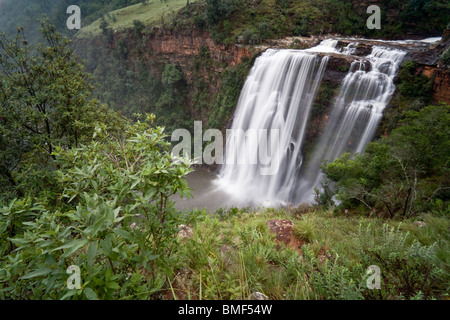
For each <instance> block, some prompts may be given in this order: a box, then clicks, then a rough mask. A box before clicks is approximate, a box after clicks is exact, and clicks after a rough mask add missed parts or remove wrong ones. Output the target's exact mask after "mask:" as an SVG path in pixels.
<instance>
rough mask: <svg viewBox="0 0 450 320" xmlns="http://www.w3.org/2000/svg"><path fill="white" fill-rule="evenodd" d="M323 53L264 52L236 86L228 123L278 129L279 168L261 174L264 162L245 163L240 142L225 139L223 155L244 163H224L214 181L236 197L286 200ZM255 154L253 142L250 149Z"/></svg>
mask: <svg viewBox="0 0 450 320" xmlns="http://www.w3.org/2000/svg"><path fill="white" fill-rule="evenodd" d="M327 62H328V57H324V58H320V57H319V56H318V55H316V54H313V53H307V52H305V51H301V50H274V49H269V50H267V51H266V52H264V53H263V54H262V55H261V56H260V57H259V58H258V59H257V60H256V62H255V65H254V66H253V68H252V70H251V72H250V74H249V76H248V78H247V80H246V82H245V85H244V88H243V89H242V92H241V95H240V98H239V101H238V105H237V109H236V113H235V117H234V122H233V126H232V129H233V130H237V129H242V130H244V131H247V130H249V129H256V130H261V129H267V130H268V132H269V134H270V130H279V142H280V143H279V145H278V150H279V154H278V155H276V156H279V158H278V159H279V170H278V173H277V174H275V175H261V174H260V169H261V168H262V167H266V166H264V165H263V164H262V163H261V162H258V163H257V164H248V163H245V159H243V157H245V155H246V150H244V149H245V145H244V143H242V144H241V145H236V144H234V143H232V141H229V140H227V149H226V157H227V159H230V158H233V159H238V161H236V162H235V163H239V160H243V161H242V162H244V164H230V163H228V164H226V165H225V166H224V167H223V170H222V172H221V174H220V176H221V179H220V181H219V183H220V186H221V187H222V188H224V189H225V190H227V191H228V192H230V193H231V194H232V195H233V196H234V198H235V200H236V201H238V202H242V201H247V202H248V203H249V204H255V203H258V204H274V203H279V202H285V201H289V200H290V194H291V191H292V190H293V189H294V187H295V185H296V183H297V177H298V172H299V169H300V168H301V166H302V162H303V157H302V153H301V147H302V142H303V137H304V134H305V130H306V125H307V123H308V119H309V114H310V111H311V105H312V103H313V101H314V98H315V94H316V91H317V88H318V86H319V84H320V82H321V79H322V76H323V72H324V70H325V67H326V64H327ZM249 152H251V153H252V154H251V155H250V156H251V157H252V156H255V157H257V156H256V154H257V153H258V154H259V145H258V147H257V148H253V149H252V150H250V151H249Z"/></svg>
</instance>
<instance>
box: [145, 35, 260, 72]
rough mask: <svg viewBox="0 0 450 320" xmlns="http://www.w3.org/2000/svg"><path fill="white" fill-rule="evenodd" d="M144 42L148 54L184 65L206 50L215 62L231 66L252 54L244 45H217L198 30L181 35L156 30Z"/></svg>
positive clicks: (208, 36)
mask: <svg viewBox="0 0 450 320" xmlns="http://www.w3.org/2000/svg"><path fill="white" fill-rule="evenodd" d="M143 42H144V43H145V47H144V48H145V49H146V50H147V51H148V52H153V53H157V54H161V55H164V56H166V57H167V58H170V59H171V60H172V63H176V62H180V63H183V62H185V61H186V59H189V57H192V56H195V55H198V54H199V53H200V52H201V50H205V49H206V50H208V51H209V52H210V57H211V58H213V59H214V60H217V61H221V62H224V63H226V64H227V65H231V66H234V65H236V64H238V63H239V62H241V59H242V57H244V56H247V57H249V56H251V54H252V51H251V50H250V49H249V47H245V46H242V45H221V44H215V43H214V41H213V40H212V38H211V36H210V34H209V33H207V32H203V31H196V30H193V31H192V32H189V33H179V32H175V31H172V30H161V29H158V28H154V29H153V32H152V34H151V35H146V36H144V39H143Z"/></svg>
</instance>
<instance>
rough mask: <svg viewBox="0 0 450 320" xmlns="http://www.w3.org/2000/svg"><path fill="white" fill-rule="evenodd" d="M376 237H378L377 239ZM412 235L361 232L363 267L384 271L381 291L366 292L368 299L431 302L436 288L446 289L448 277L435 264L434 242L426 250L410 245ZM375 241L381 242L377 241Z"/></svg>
mask: <svg viewBox="0 0 450 320" xmlns="http://www.w3.org/2000/svg"><path fill="white" fill-rule="evenodd" d="M374 234H376V235H377V236H374ZM408 238H409V234H408V233H403V232H401V231H400V226H399V227H398V228H396V229H395V228H389V226H388V225H383V227H382V228H379V227H375V226H374V225H373V224H369V225H368V227H367V229H366V230H363V228H360V231H359V239H360V248H359V251H360V256H361V262H362V263H363V265H367V266H369V265H377V266H378V267H379V268H380V271H381V284H380V290H376V291H365V296H366V298H368V299H374V298H377V299H380V298H381V299H412V298H420V299H430V298H432V297H434V292H433V291H434V289H436V288H435V287H436V286H442V288H440V289H444V290H445V288H447V287H448V286H447V284H448V280H449V279H448V277H447V279H445V272H444V270H442V269H441V268H440V267H439V266H438V265H437V262H436V253H435V251H436V247H437V246H438V243H437V242H435V243H434V244H432V245H430V246H424V245H422V244H420V243H419V242H418V241H417V240H415V241H414V242H413V243H409V241H408ZM376 239H381V240H380V241H377V240H376Z"/></svg>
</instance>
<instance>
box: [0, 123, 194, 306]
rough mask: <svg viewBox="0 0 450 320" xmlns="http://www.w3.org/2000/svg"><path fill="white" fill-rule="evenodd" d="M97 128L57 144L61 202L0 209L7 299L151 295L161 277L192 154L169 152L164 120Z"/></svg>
mask: <svg viewBox="0 0 450 320" xmlns="http://www.w3.org/2000/svg"><path fill="white" fill-rule="evenodd" d="M147 119H148V121H150V123H151V121H152V120H153V117H148V118H147ZM95 135H96V137H95V140H94V141H92V142H91V143H89V144H86V145H83V146H81V147H79V148H72V149H66V150H65V149H62V148H57V150H56V152H55V156H56V158H57V161H58V163H59V165H60V169H59V170H58V171H57V174H58V176H59V178H58V183H59V184H61V187H62V188H61V189H63V190H64V191H63V192H62V194H61V196H60V199H59V201H60V204H59V205H58V206H57V207H52V206H50V205H49V204H47V203H40V202H39V200H37V201H33V202H32V201H31V200H30V199H27V200H14V201H12V202H11V203H10V205H9V206H6V207H3V208H2V209H1V212H0V213H1V215H0V219H1V220H0V226H1V228H0V232H1V234H0V241H1V242H2V252H1V253H2V259H1V261H2V262H1V263H0V288H1V290H0V296H2V297H3V298H5V297H7V298H10V299H46V298H50V299H69V298H70V299H85V298H86V299H97V298H98V299H115V298H121V299H129V298H134V299H136V298H146V297H147V298H148V297H150V296H151V294H152V293H154V292H157V291H158V290H159V289H160V288H161V286H162V285H163V284H164V282H165V276H164V270H165V268H166V266H168V265H170V264H171V259H172V256H171V253H172V251H173V249H174V248H175V246H176V238H175V237H174V235H175V234H176V232H177V231H178V225H179V223H180V222H183V223H188V221H187V220H188V219H189V216H184V215H181V214H180V213H178V212H176V211H175V209H174V208H173V204H172V202H171V201H170V199H169V197H170V196H171V195H173V194H175V193H179V194H180V195H181V196H187V195H189V190H188V188H187V183H186V181H185V180H184V176H185V175H186V174H187V173H189V172H190V169H189V167H190V165H191V164H192V163H191V162H190V161H189V160H187V159H180V158H174V157H172V156H171V155H170V150H169V148H168V147H169V145H168V143H167V142H165V141H164V138H165V135H164V134H163V128H161V127H156V128H151V127H150V126H149V123H147V122H140V121H138V122H137V123H136V124H134V125H131V124H130V125H129V126H128V127H126V128H125V129H124V131H123V132H122V133H114V132H107V131H106V126H102V127H98V128H97V129H96V131H95ZM70 265H76V266H78V267H79V268H80V269H81V279H82V281H83V283H82V287H81V288H80V289H79V290H68V289H67V287H66V286H65V284H66V281H67V279H68V274H67V273H66V269H67V268H68V266H70ZM11 288H16V289H15V290H10V289H11Z"/></svg>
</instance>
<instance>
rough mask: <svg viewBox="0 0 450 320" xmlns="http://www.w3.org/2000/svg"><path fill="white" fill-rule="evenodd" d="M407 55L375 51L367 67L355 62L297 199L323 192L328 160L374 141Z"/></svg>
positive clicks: (309, 197)
mask: <svg viewBox="0 0 450 320" xmlns="http://www.w3.org/2000/svg"><path fill="white" fill-rule="evenodd" d="M405 55H406V52H405V51H401V50H396V49H386V48H382V47H376V46H375V47H373V48H372V53H371V54H370V55H369V56H367V57H366V59H367V60H368V61H369V62H370V68H371V69H370V71H365V70H364V67H365V65H364V64H363V63H361V62H354V63H353V64H352V66H351V68H350V71H349V73H348V74H347V76H346V77H345V78H344V80H343V83H342V85H341V89H340V92H339V94H338V96H337V97H336V99H335V102H334V105H333V107H332V111H331V114H330V116H329V118H328V121H327V125H326V127H325V130H324V133H323V135H322V136H321V138H320V139H319V142H318V143H317V144H316V147H315V150H314V151H313V153H312V156H311V158H310V159H309V161H308V165H307V166H306V168H305V170H303V172H302V176H301V179H300V181H299V185H298V188H297V189H296V193H295V197H294V198H295V199H296V200H297V201H298V202H303V201H305V202H306V201H311V200H313V192H314V188H315V187H319V188H320V181H321V178H322V173H321V170H320V165H321V164H322V162H323V161H324V160H326V161H333V160H335V159H336V158H337V157H339V156H340V155H342V154H343V153H344V152H349V153H351V154H355V153H361V152H362V151H363V150H364V148H365V146H366V145H367V144H368V143H369V142H370V141H371V140H372V139H373V136H374V135H375V132H376V129H377V127H378V125H379V123H380V121H381V118H382V115H383V110H384V108H385V107H386V106H387V104H388V102H389V99H390V97H391V96H392V94H393V93H394V91H395V86H394V83H393V79H394V77H395V75H396V74H397V71H398V67H399V65H400V63H401V61H402V60H403V58H404V56H405Z"/></svg>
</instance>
